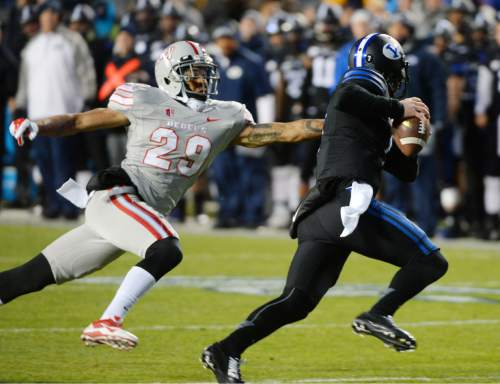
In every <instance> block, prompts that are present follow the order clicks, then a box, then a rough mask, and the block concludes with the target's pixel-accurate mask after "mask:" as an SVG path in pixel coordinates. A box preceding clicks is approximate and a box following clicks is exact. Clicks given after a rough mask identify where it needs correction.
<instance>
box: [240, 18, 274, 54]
mask: <svg viewBox="0 0 500 384" xmlns="http://www.w3.org/2000/svg"><path fill="white" fill-rule="evenodd" d="M239 40H240V44H241V46H242V47H243V48H246V49H248V50H250V51H252V52H254V53H256V54H258V55H259V56H261V57H262V58H264V57H265V55H266V49H267V42H266V40H265V38H264V27H263V25H262V21H261V19H260V14H259V12H257V11H256V10H249V11H247V12H245V14H244V15H243V17H242V18H241V21H240V24H239Z"/></svg>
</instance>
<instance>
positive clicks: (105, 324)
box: [80, 319, 139, 350]
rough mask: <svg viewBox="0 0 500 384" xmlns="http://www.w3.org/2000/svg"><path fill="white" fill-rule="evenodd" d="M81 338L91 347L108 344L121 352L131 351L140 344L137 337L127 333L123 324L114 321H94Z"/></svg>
mask: <svg viewBox="0 0 500 384" xmlns="http://www.w3.org/2000/svg"><path fill="white" fill-rule="evenodd" d="M80 338H81V339H82V341H83V342H84V343H85V345H87V346H89V347H95V346H96V345H100V344H106V345H109V346H110V347H112V348H115V349H121V350H130V349H132V348H134V347H135V346H136V345H137V343H138V342H139V338H138V337H137V336H135V335H134V334H132V333H130V332H127V331H125V330H124V329H123V328H122V324H121V322H119V321H116V320H114V319H101V320H96V321H93V322H92V323H90V325H89V326H88V327H87V328H85V329H84V330H83V332H82V335H81V336H80Z"/></svg>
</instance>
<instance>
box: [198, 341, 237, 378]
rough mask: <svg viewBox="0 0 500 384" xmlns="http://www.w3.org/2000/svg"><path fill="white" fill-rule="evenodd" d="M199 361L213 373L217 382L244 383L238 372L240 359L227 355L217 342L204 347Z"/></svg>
mask: <svg viewBox="0 0 500 384" xmlns="http://www.w3.org/2000/svg"><path fill="white" fill-rule="evenodd" d="M201 363H202V364H203V366H204V367H205V368H208V369H210V370H211V371H212V372H213V373H214V375H215V377H216V379H217V382H218V383H244V381H243V379H242V378H241V373H240V364H241V361H240V359H239V358H238V357H233V356H229V355H227V354H226V353H225V352H224V351H223V350H222V348H221V347H220V344H219V343H215V344H212V345H210V346H208V347H206V348H205V350H204V351H203V353H202V354H201Z"/></svg>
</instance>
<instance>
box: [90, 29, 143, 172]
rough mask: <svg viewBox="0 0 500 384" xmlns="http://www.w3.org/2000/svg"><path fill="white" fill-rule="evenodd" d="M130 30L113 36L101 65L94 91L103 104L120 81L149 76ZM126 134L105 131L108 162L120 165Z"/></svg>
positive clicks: (135, 79)
mask: <svg viewBox="0 0 500 384" xmlns="http://www.w3.org/2000/svg"><path fill="white" fill-rule="evenodd" d="M134 45H135V38H134V29H133V28H132V27H131V26H129V27H126V28H122V30H121V31H120V32H119V33H118V35H117V36H116V39H115V44H114V45H113V53H112V57H111V59H110V61H109V62H107V63H106V66H105V68H104V79H103V84H102V85H101V87H100V88H99V92H98V94H97V98H98V101H99V102H100V103H103V104H106V103H107V100H108V98H109V96H110V95H111V94H112V93H113V91H114V90H115V89H116V88H117V87H118V86H120V85H122V84H123V83H127V82H132V83H145V84H147V83H150V82H151V76H150V74H149V72H148V71H146V70H145V69H144V64H143V62H142V60H141V58H139V56H138V55H137V54H136V53H135V51H134ZM126 145H127V135H126V134H125V128H124V129H123V130H120V129H113V130H112V131H110V132H108V134H107V144H106V146H107V150H108V156H109V162H110V164H111V165H116V166H118V165H120V163H121V162H122V160H123V159H124V158H125V151H126Z"/></svg>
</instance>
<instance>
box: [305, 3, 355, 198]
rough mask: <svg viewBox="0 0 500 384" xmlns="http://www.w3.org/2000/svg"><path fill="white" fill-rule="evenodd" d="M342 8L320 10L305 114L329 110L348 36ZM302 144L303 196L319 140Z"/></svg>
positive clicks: (316, 115) (312, 115) (316, 114)
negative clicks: (338, 62)
mask: <svg viewBox="0 0 500 384" xmlns="http://www.w3.org/2000/svg"><path fill="white" fill-rule="evenodd" d="M341 12H342V10H341V8H340V7H339V6H330V5H327V4H321V5H320V6H319V8H318V10H317V14H316V17H315V22H314V25H313V29H314V36H313V41H312V42H311V45H310V46H309V48H308V49H307V52H306V54H307V60H308V61H309V63H308V65H307V66H306V69H308V74H307V82H306V84H307V85H306V88H305V105H304V116H305V117H307V118H314V119H322V118H324V117H325V114H326V108H327V106H328V101H329V99H330V97H329V91H330V89H331V88H332V87H333V86H334V84H335V62H336V56H337V50H338V48H339V47H340V45H342V43H344V42H345V40H346V36H345V33H344V30H343V29H342V27H341V25H340V20H339V16H340V14H341ZM301 147H302V151H303V152H302V156H301V160H300V163H299V165H300V183H301V185H300V191H299V196H300V198H303V197H304V196H305V194H306V193H307V192H308V190H309V185H310V182H311V179H312V177H313V173H314V167H315V166H316V153H317V151H318V148H319V140H313V141H309V142H305V143H302V144H301Z"/></svg>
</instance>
